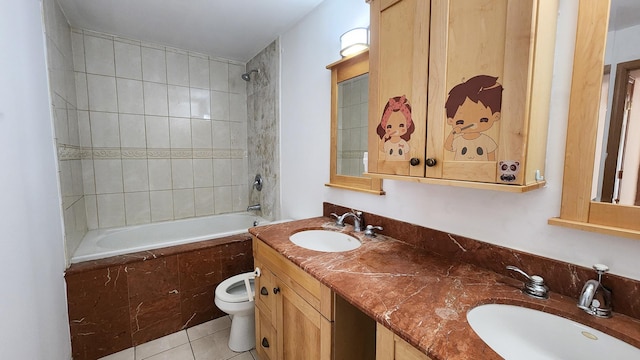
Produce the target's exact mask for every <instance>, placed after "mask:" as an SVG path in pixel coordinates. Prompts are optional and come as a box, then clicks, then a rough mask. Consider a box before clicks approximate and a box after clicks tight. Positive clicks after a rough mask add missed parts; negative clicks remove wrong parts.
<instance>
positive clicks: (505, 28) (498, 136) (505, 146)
mask: <svg viewBox="0 0 640 360" xmlns="http://www.w3.org/2000/svg"><path fill="white" fill-rule="evenodd" d="M556 15H557V1H556V0H476V1H466V0H431V1H418V0H401V1H390V0H388V1H383V0H372V2H371V17H372V20H371V50H370V64H371V66H370V74H371V81H370V89H371V90H370V98H371V99H372V101H370V104H371V105H370V112H369V113H370V119H369V122H370V129H372V130H370V138H369V153H370V154H369V159H370V162H369V172H370V173H376V174H383V176H382V177H383V178H384V177H385V176H384V175H405V176H406V175H408V176H411V177H413V178H411V179H412V180H416V179H417V180H418V181H421V182H426V183H440V184H450V185H458V186H471V187H482V186H479V185H478V184H479V183H486V184H491V186H487V188H493V189H499V190H500V187H498V186H495V184H500V185H512V186H510V188H511V189H508V190H507V189H504V188H507V187H504V186H502V188H503V189H502V190H507V191H526V190H529V189H533V188H538V187H540V186H541V185H542V184H544V182H543V181H542V178H541V176H542V175H543V174H544V159H545V151H546V139H547V125H548V111H549V100H550V90H551V77H552V70H553V51H554V47H555V22H556V21H555V18H556ZM398 96H400V100H399V101H398V100H396V99H397V97H398ZM399 102H400V103H402V104H409V105H410V107H411V117H412V123H413V124H415V131H414V133H413V134H412V135H411V140H410V141H409V146H410V148H411V158H410V159H409V160H408V162H409V164H406V162H405V163H403V165H402V166H400V165H397V166H390V165H387V163H388V162H389V156H388V152H389V151H388V150H393V149H394V148H393V146H392V145H386V144H383V143H385V141H384V140H385V139H384V137H381V136H379V135H378V133H376V132H374V130H373V129H376V128H377V127H378V125H381V127H383V128H384V129H383V130H385V131H387V133H386V134H385V135H384V136H386V138H389V139H396V140H397V138H394V135H393V134H392V133H391V132H393V131H396V128H395V126H396V124H397V123H398V122H400V120H401V119H400V120H398V119H399V117H398V114H397V113H394V114H393V115H391V116H389V114H388V113H389V111H388V110H386V111H385V105H386V104H387V103H389V104H390V107H393V108H394V109H396V108H399V110H398V112H399V113H402V114H404V115H406V114H407V113H408V112H407V110H406V109H407V107H406V106H404V107H403V105H399ZM394 115H396V117H395V119H394V121H391V120H389V119H393V118H392V117H393V116H394ZM400 125H402V123H401V124H400ZM405 128H407V129H408V128H409V126H407V125H406V124H405ZM399 131H400V132H402V131H403V130H399ZM380 132H381V133H382V131H380ZM389 141H391V140H387V141H386V143H388V142H389ZM398 143H400V144H401V145H404V144H403V143H401V142H400V141H398ZM420 146H422V149H420V148H419V147H420ZM374 150H375V154H377V156H372V153H374ZM382 150H384V151H387V152H384V151H382ZM420 151H422V155H421V153H420ZM411 159H413V160H411ZM412 164H413V165H414V166H411V165H412ZM513 185H515V187H519V188H520V189H519V190H517V189H516V190H514V187H513Z"/></svg>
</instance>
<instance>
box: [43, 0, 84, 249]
mask: <svg viewBox="0 0 640 360" xmlns="http://www.w3.org/2000/svg"><path fill="white" fill-rule="evenodd" d="M43 5H44V23H45V35H46V46H47V68H48V72H49V90H50V94H51V111H52V115H53V122H54V129H55V137H56V139H55V143H56V148H57V152H58V176H59V180H60V192H61V194H62V210H63V217H64V233H65V252H66V256H67V259H68V258H69V257H70V256H71V254H72V253H73V251H74V250H75V249H76V248H77V247H78V244H80V241H81V240H82V238H83V237H84V234H85V233H86V232H87V218H86V211H85V198H84V189H83V181H82V160H81V154H82V151H83V149H82V147H81V145H80V135H79V126H78V111H77V100H76V99H77V98H76V87H75V81H74V73H73V60H74V59H73V52H72V48H71V29H70V27H69V24H68V23H67V19H66V18H65V17H64V14H63V13H62V11H61V10H60V7H59V6H58V3H57V2H56V1H55V0H45V1H44V2H43Z"/></svg>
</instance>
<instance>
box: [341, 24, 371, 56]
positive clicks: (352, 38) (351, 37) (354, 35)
mask: <svg viewBox="0 0 640 360" xmlns="http://www.w3.org/2000/svg"><path fill="white" fill-rule="evenodd" d="M368 48H369V28H363V27H360V28H354V29H351V30H349V31H347V32H346V33H344V34H342V35H341V36H340V55H341V56H342V57H346V56H349V55H351V54H355V53H358V52H360V51H363V50H366V49H368Z"/></svg>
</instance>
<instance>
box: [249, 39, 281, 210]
mask: <svg viewBox="0 0 640 360" xmlns="http://www.w3.org/2000/svg"><path fill="white" fill-rule="evenodd" d="M253 69H259V70H260V73H259V74H256V73H253V74H251V80H250V81H249V82H248V84H247V92H248V95H247V113H248V119H249V120H248V126H247V132H248V136H249V139H248V141H249V144H250V145H251V146H250V147H249V149H248V152H249V177H250V181H251V182H253V177H254V176H255V174H261V175H262V177H263V179H264V183H263V188H262V191H261V192H258V191H256V190H255V189H253V188H252V189H251V192H250V194H249V196H250V202H251V203H252V204H257V203H260V204H261V205H262V217H263V218H265V219H268V220H277V219H280V201H279V199H280V152H279V148H280V141H279V138H280V128H279V125H278V124H279V123H280V120H279V119H280V118H279V113H280V111H279V109H278V99H279V97H280V93H279V89H280V85H279V79H280V75H279V74H280V70H279V69H280V43H279V41H278V40H275V41H274V42H272V43H271V44H270V45H269V46H267V47H266V48H265V49H264V50H262V51H261V52H260V53H259V54H258V55H256V56H255V57H254V58H253V59H251V60H250V61H249V62H248V63H247V70H253Z"/></svg>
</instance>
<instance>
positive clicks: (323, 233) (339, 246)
mask: <svg viewBox="0 0 640 360" xmlns="http://www.w3.org/2000/svg"><path fill="white" fill-rule="evenodd" d="M289 240H291V242H292V243H294V244H296V245H298V246H301V247H303V248H305V249H310V250H315V251H322V252H342V251H349V250H353V249H357V248H359V247H360V245H362V244H361V243H360V241H359V240H358V239H356V238H354V237H353V236H351V235H347V234H344V233H341V232H337V231H329V230H305V231H300V232H297V233H295V234H293V235H291V236H289Z"/></svg>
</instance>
